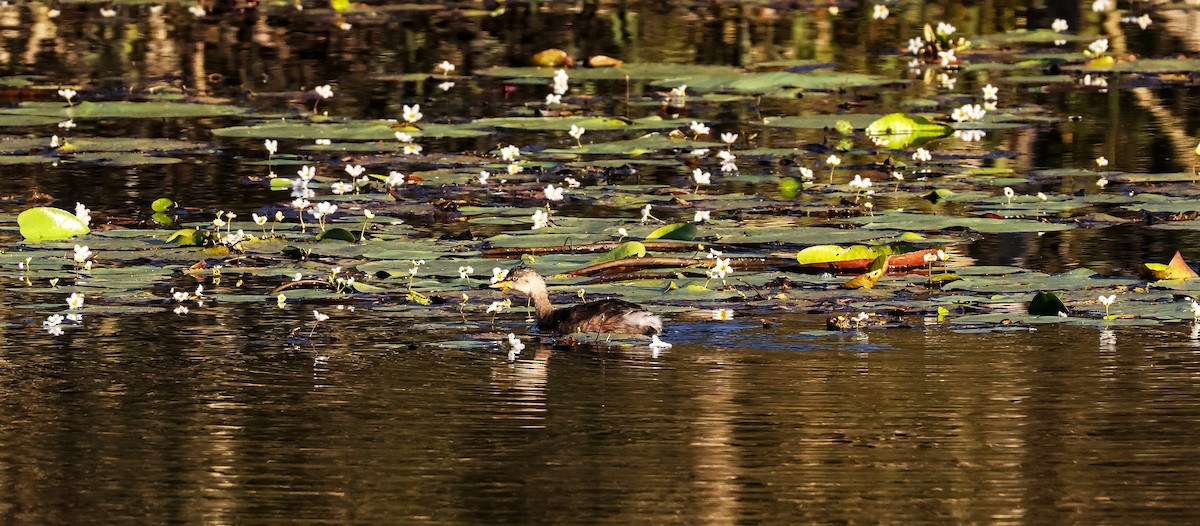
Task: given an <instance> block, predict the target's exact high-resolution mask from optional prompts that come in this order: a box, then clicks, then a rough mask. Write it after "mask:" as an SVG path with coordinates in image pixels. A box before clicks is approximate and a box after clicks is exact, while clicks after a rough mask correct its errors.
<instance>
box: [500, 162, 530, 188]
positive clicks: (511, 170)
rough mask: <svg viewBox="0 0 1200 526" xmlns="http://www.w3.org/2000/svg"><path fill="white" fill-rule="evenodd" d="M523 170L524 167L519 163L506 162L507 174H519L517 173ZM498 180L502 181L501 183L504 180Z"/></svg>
mask: <svg viewBox="0 0 1200 526" xmlns="http://www.w3.org/2000/svg"><path fill="white" fill-rule="evenodd" d="M524 171H525V167H524V166H521V165H519V164H517V163H508V175H517V174H519V173H521V172H524ZM500 182H502V183H503V182H504V181H503V180H501V181H500Z"/></svg>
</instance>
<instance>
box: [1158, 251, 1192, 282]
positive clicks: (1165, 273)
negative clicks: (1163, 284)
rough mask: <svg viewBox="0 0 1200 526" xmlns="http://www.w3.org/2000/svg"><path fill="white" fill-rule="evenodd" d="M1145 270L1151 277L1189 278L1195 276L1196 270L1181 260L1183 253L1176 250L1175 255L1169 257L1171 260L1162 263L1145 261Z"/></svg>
mask: <svg viewBox="0 0 1200 526" xmlns="http://www.w3.org/2000/svg"><path fill="white" fill-rule="evenodd" d="M1146 270H1147V272H1148V273H1149V274H1150V276H1151V277H1152V278H1153V279H1191V278H1194V277H1197V274H1196V271H1195V270H1192V267H1191V266H1190V265H1188V264H1187V262H1186V261H1184V260H1183V255H1182V254H1180V253H1179V251H1178V250H1176V251H1175V257H1173V258H1171V262H1170V263H1167V264H1166V265H1163V264H1162V263H1146Z"/></svg>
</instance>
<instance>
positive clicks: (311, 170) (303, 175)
mask: <svg viewBox="0 0 1200 526" xmlns="http://www.w3.org/2000/svg"><path fill="white" fill-rule="evenodd" d="M296 175H299V176H300V180H301V181H311V180H312V178H313V177H316V176H317V167H315V166H308V165H307V164H306V165H304V166H303V167H302V168H300V170H299V171H297V172H296Z"/></svg>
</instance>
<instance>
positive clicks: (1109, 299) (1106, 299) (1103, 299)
mask: <svg viewBox="0 0 1200 526" xmlns="http://www.w3.org/2000/svg"><path fill="white" fill-rule="evenodd" d="M1098 299H1099V300H1100V304H1101V305H1104V306H1105V307H1111V306H1112V304H1113V302H1114V301H1116V300H1117V295H1116V294H1110V295H1108V296H1105V295H1103V294H1101V295H1100V298H1098Z"/></svg>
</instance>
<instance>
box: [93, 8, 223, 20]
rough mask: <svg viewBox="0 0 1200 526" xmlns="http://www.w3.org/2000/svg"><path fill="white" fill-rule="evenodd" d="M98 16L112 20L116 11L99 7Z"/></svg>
mask: <svg viewBox="0 0 1200 526" xmlns="http://www.w3.org/2000/svg"><path fill="white" fill-rule="evenodd" d="M201 9H203V8H201ZM100 16H102V17H104V18H112V17H114V16H117V10H116V9H112V8H108V7H101V8H100Z"/></svg>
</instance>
